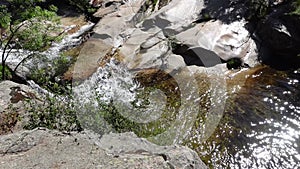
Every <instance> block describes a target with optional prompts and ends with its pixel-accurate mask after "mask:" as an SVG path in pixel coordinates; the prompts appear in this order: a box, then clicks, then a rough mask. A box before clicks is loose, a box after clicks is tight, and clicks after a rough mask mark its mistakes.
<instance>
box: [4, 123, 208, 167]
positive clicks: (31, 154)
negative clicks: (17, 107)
mask: <svg viewBox="0 0 300 169" xmlns="http://www.w3.org/2000/svg"><path fill="white" fill-rule="evenodd" d="M0 168H3V169H6V168H7V169H8V168H105V169H125V168H130V169H140V168H146V169H160V168H163V169H165V168H166V169H167V168H170V169H181V168H182V169H192V168H195V169H202V168H207V167H206V166H205V164H204V163H203V162H202V161H201V160H200V158H199V157H198V156H197V154H196V153H195V152H194V151H192V150H191V149H189V148H187V147H184V146H178V145H173V146H158V145H155V144H153V143H150V142H149V141H147V140H145V139H143V138H138V137H137V136H136V135H135V134H134V133H121V134H114V133H110V134H107V135H103V136H99V135H97V134H95V133H92V132H90V131H83V132H81V133H62V132H58V131H53V130H48V129H44V128H39V129H35V130H30V131H20V132H17V133H13V134H9V135H2V136H0Z"/></svg>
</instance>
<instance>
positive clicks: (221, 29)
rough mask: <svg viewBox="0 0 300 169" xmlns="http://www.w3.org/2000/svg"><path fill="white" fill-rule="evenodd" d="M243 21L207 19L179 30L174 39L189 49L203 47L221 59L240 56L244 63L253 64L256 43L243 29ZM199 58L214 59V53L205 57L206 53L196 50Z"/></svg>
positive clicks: (255, 56) (254, 62)
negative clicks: (229, 21)
mask: <svg viewBox="0 0 300 169" xmlns="http://www.w3.org/2000/svg"><path fill="white" fill-rule="evenodd" d="M244 26H245V22H243V21H236V22H233V23H231V24H225V23H222V22H221V21H209V22H205V23H201V24H197V25H195V26H194V27H192V28H190V29H188V30H186V31H184V32H181V33H180V34H178V35H177V36H176V39H177V40H178V41H180V42H181V43H182V44H185V45H187V46H188V47H190V48H191V49H193V48H197V47H198V48H203V49H206V50H210V51H212V52H214V53H216V54H217V56H219V57H220V58H221V59H222V60H224V61H226V60H228V59H231V58H241V59H242V60H243V61H244V62H245V63H247V64H249V65H251V66H254V65H256V64H257V63H258V62H257V61H256V58H257V55H258V54H257V51H256V50H257V49H256V44H255V43H254V41H253V39H252V38H251V37H250V33H249V32H248V31H247V30H246V29H245V27H244ZM197 54H198V56H199V57H200V58H201V60H209V59H211V60H216V59H217V58H216V55H215V56H213V55H212V57H211V58H205V56H206V53H204V52H203V53H202V52H198V53H197ZM213 57H214V58H213Z"/></svg>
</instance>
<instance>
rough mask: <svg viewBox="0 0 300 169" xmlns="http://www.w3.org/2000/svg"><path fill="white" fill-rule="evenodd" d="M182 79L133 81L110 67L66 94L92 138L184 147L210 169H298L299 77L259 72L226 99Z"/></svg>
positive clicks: (266, 70)
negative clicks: (114, 135)
mask: <svg viewBox="0 0 300 169" xmlns="http://www.w3.org/2000/svg"><path fill="white" fill-rule="evenodd" d="M146 72H147V71H146ZM150 72H151V71H150ZM188 73H190V72H189V71H188V72H184V73H183V74H181V75H176V74H173V75H172V76H171V77H169V78H168V77H167V76H165V75H163V74H161V73H159V71H158V72H156V73H154V74H152V75H151V76H149V75H145V74H143V75H142V76H141V77H142V79H140V78H139V76H138V75H137V73H136V72H131V71H129V70H127V69H126V67H125V66H124V65H121V64H118V63H116V62H115V61H114V60H112V61H111V62H110V63H108V64H107V65H106V66H105V67H103V68H99V69H98V71H97V72H96V73H95V74H93V76H92V77H90V78H89V79H88V80H86V81H85V82H83V83H81V84H79V85H78V84H76V85H77V86H76V87H75V88H74V91H75V95H77V98H79V100H80V102H81V104H80V105H81V108H83V109H81V112H82V113H81V114H79V117H80V119H81V123H82V125H83V126H85V127H87V128H89V129H92V130H94V131H96V132H98V133H105V132H110V131H115V132H124V131H134V132H136V134H138V135H139V136H142V137H147V138H148V139H149V140H151V141H153V142H155V143H158V144H162V145H164V144H173V143H181V144H184V145H187V146H189V147H190V148H192V149H194V150H195V151H196V152H197V153H198V154H199V156H200V157H201V159H202V160H203V161H204V162H205V163H206V164H207V165H208V166H209V167H211V168H228V167H229V168H299V167H300V147H299V146H300V140H299V139H300V138H299V136H300V130H299V129H300V102H299V99H300V83H299V81H300V70H295V71H285V72H283V71H276V70H274V69H271V68H267V67H266V68H262V69H259V70H258V71H257V72H255V73H254V74H251V75H250V76H249V77H248V78H247V80H246V83H245V85H244V86H243V87H242V88H241V89H240V90H239V91H238V92H235V93H234V94H232V95H229V96H227V97H224V94H226V92H225V93H224V90H218V89H220V88H221V85H224V82H223V83H215V82H214V81H213V80H209V79H213V78H212V77H210V78H207V77H206V76H203V77H201V78H199V79H200V80H199V79H198V80H196V81H189V80H187V79H186V78H185V77H186V76H188ZM146 74H147V73H146ZM145 79H146V80H145ZM179 79H181V80H179ZM192 79H193V78H192ZM196 79H197V78H196ZM154 81H156V82H160V84H159V85H157V84H155V83H154ZM180 81H181V82H180ZM199 81H202V82H204V84H202V85H199ZM216 81H220V79H218V80H216ZM166 86H167V87H166ZM192 86H197V88H200V89H201V90H199V89H196V88H195V87H192ZM208 86H210V87H208ZM225 87H226V86H225ZM187 89H188V90H187ZM217 91H219V92H217ZM220 91H222V92H220ZM195 93H198V94H196V95H195ZM218 93H219V94H218ZM220 93H221V94H220ZM172 98H175V99H173V100H172ZM178 98H179V99H178ZM226 98H227V100H226ZM220 100H223V101H224V102H221V101H220ZM225 101H226V104H225ZM178 103H179V104H178ZM218 103H219V104H218ZM223 103H224V105H225V109H224V108H221V107H220V105H221V104H223ZM194 105H198V106H194ZM199 105H200V106H199ZM218 111H219V112H221V113H216V112H218ZM222 115H223V116H222ZM212 119H213V120H212ZM116 123H117V125H116ZM208 133H209V134H208ZM205 136H206V137H205ZM208 136H210V137H208Z"/></svg>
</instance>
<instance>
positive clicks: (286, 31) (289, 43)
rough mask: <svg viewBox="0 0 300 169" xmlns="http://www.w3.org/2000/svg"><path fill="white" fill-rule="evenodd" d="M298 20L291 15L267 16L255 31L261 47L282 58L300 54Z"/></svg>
mask: <svg viewBox="0 0 300 169" xmlns="http://www.w3.org/2000/svg"><path fill="white" fill-rule="evenodd" d="M299 29H300V18H299V17H297V16H293V15H284V16H276V15H275V16H272V15H271V16H269V17H268V18H267V19H266V20H265V21H263V22H261V23H260V25H259V28H258V29H257V31H258V35H259V37H260V38H261V39H262V41H263V45H265V46H266V47H268V48H270V50H271V51H272V53H274V54H276V55H280V56H283V57H285V56H286V57H290V56H291V55H293V56H295V55H297V54H298V53H300V33H299V31H298V30H299Z"/></svg>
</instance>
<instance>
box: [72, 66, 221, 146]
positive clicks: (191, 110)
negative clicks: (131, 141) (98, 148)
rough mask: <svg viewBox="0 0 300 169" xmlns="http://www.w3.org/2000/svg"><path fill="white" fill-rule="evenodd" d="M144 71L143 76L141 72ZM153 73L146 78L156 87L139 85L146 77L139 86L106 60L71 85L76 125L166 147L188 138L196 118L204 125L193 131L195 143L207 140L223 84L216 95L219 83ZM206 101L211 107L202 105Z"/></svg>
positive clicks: (183, 74) (184, 72)
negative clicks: (76, 109) (125, 133)
mask: <svg viewBox="0 0 300 169" xmlns="http://www.w3.org/2000/svg"><path fill="white" fill-rule="evenodd" d="M148 71H150V72H151V71H153V70H148ZM144 72H146V74H147V70H144ZM155 72H156V74H155V76H153V77H150V76H151V75H148V78H150V79H151V78H161V79H156V80H155V79H154V81H157V82H159V84H147V83H146V82H142V81H143V78H146V79H147V75H143V77H142V79H139V81H140V82H139V81H138V80H137V79H138V78H137V75H138V74H139V73H138V72H132V71H129V70H128V69H127V68H126V66H125V65H122V64H121V63H117V62H116V61H115V60H111V61H110V62H109V63H107V64H106V66H104V67H100V68H99V69H98V70H97V71H96V72H95V73H94V74H93V75H92V76H91V77H90V78H89V79H87V80H85V81H84V82H83V83H81V84H76V83H77V82H74V83H73V84H74V86H75V87H74V88H73V90H74V95H75V98H76V99H77V100H78V102H79V103H80V104H79V105H80V106H79V109H80V113H79V114H78V116H79V119H81V123H82V125H83V126H84V127H86V128H88V129H92V130H94V131H96V132H98V133H105V132H109V131H114V130H117V131H135V132H136V134H138V135H140V136H143V137H147V138H148V139H150V140H152V141H153V142H156V143H158V144H172V143H180V142H182V140H183V139H184V138H185V137H187V135H189V134H191V133H190V130H191V129H192V128H193V126H194V122H195V121H196V119H197V116H199V114H202V115H203V116H206V121H205V120H204V121H202V123H203V125H201V126H198V128H202V131H201V133H202V135H201V136H200V135H199V139H202V140H204V139H207V138H206V137H209V134H211V133H212V131H211V129H213V128H214V125H216V124H217V123H218V120H219V119H220V118H221V113H222V112H223V110H222V106H221V105H222V104H223V103H224V101H225V99H224V97H225V95H224V91H226V90H224V89H226V85H221V86H223V87H221V88H219V89H220V90H216V86H217V85H220V84H219V83H216V82H215V81H214V80H211V81H209V80H208V79H209V78H207V80H208V81H207V82H205V85H203V86H206V87H205V88H203V86H199V79H198V81H197V79H196V78H195V77H193V74H192V73H191V72H190V71H189V70H188V69H183V70H180V71H178V72H175V73H169V74H164V71H163V70H159V69H158V70H155ZM157 74H160V75H158V76H161V77H157ZM163 79H164V80H163ZM152 80H153V79H152ZM202 80H203V81H205V78H203V79H201V80H200V81H201V82H202ZM150 83H153V82H150ZM223 84H225V83H224V81H223ZM200 87H202V88H200ZM209 88H211V90H209ZM220 91H223V92H220ZM210 95H213V96H212V97H211V96H210ZM207 100H210V101H209V102H210V104H212V105H215V107H211V108H210V107H209V106H207V104H208V103H207ZM116 117H117V118H119V119H115V118H116ZM112 119H114V120H112ZM120 119H122V120H121V121H120ZM117 120H119V121H117ZM205 122H206V123H205ZM113 123H120V124H119V125H118V126H117V125H116V124H113ZM126 123H128V124H126ZM116 128H117V129H116ZM120 128H121V129H125V130H119V129H120Z"/></svg>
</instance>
